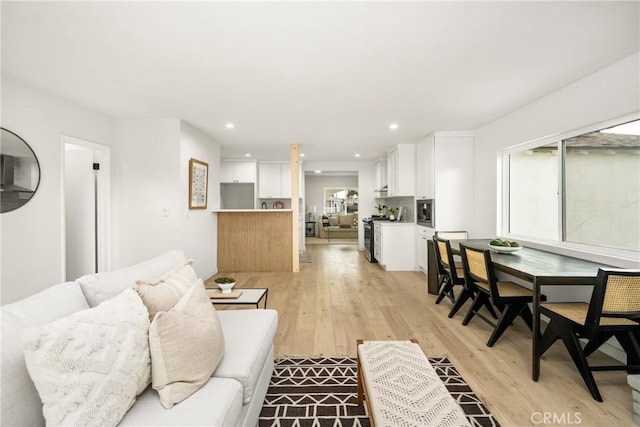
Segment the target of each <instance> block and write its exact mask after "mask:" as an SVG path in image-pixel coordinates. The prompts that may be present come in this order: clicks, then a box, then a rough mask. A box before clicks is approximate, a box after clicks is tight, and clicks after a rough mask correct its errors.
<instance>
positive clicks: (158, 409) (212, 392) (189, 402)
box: [118, 377, 242, 427]
mask: <svg viewBox="0 0 640 427" xmlns="http://www.w3.org/2000/svg"><path fill="white" fill-rule="evenodd" d="M241 411H242V385H240V383H239V382H238V381H236V380H232V379H229V378H216V377H212V378H211V379H209V381H208V382H207V383H206V384H204V385H203V386H202V387H201V388H200V389H199V390H198V391H197V392H196V393H194V394H193V395H191V396H189V398H188V399H186V400H183V401H182V402H180V403H179V404H177V405H175V406H174V407H173V408H171V409H169V410H165V409H163V408H162V406H161V405H160V401H159V400H158V393H157V392H156V391H155V390H153V389H152V388H151V387H149V388H148V389H147V390H145V392H144V393H142V394H141V395H140V396H138V400H137V401H136V404H135V405H133V407H131V409H130V410H129V412H127V414H126V415H125V416H124V418H123V419H122V421H121V422H120V424H118V426H120V427H122V426H136V427H139V426H186V425H189V426H215V427H220V426H235V425H238V422H239V420H240V413H241Z"/></svg>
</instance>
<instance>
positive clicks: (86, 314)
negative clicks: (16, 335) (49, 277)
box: [22, 289, 150, 426]
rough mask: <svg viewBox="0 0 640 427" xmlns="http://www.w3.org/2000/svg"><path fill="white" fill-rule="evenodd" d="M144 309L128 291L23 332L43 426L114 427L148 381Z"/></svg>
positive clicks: (146, 327)
mask: <svg viewBox="0 0 640 427" xmlns="http://www.w3.org/2000/svg"><path fill="white" fill-rule="evenodd" d="M148 330H149V318H148V314H147V309H146V307H145V306H144V304H143V303H142V300H141V299H140V297H139V296H138V294H137V293H136V292H135V291H134V290H133V289H126V290H125V291H124V292H122V293H121V294H120V295H118V296H116V297H115V298H112V299H110V300H108V301H105V302H103V303H102V304H100V305H99V306H97V307H95V308H91V309H86V310H82V311H79V312H76V313H73V314H71V315H70V316H67V317H64V318H62V319H58V320H55V321H53V322H51V323H48V324H46V325H40V326H35V327H32V328H29V329H26V330H24V331H23V334H22V345H23V349H24V351H25V360H26V364H27V369H28V371H29V374H30V375H31V378H32V379H33V382H34V384H35V385H36V388H37V390H38V394H39V395H40V398H41V400H42V404H43V405H42V406H43V407H42V412H43V413H44V418H45V419H46V421H47V425H96V426H99V425H116V424H117V423H118V422H119V421H120V419H121V418H122V417H123V416H124V414H125V413H126V411H127V410H128V409H129V408H130V407H131V405H133V402H135V398H136V396H137V395H138V394H140V393H142V391H144V389H145V388H146V387H147V385H148V384H149V380H150V361H149V343H148V338H147V333H148Z"/></svg>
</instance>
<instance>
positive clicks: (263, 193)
mask: <svg viewBox="0 0 640 427" xmlns="http://www.w3.org/2000/svg"><path fill="white" fill-rule="evenodd" d="M258 178H259V179H258V198H260V199H278V198H285V199H288V198H291V164H290V163H262V162H261V163H259V164H258Z"/></svg>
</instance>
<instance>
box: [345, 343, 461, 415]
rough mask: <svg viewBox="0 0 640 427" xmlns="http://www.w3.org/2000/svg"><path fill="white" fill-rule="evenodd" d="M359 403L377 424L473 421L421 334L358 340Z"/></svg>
mask: <svg viewBox="0 0 640 427" xmlns="http://www.w3.org/2000/svg"><path fill="white" fill-rule="evenodd" d="M357 361H358V405H362V403H363V400H365V401H366V404H367V412H368V414H369V421H370V423H371V425H372V426H378V427H382V426H469V425H470V424H469V422H468V421H467V418H466V417H465V415H464V412H463V411H462V409H461V408H460V406H459V405H458V404H457V402H456V401H455V400H454V399H453V397H452V396H451V394H450V393H449V391H448V390H447V388H446V387H445V385H444V383H443V382H442V381H441V380H440V378H439V377H438V374H437V373H436V371H435V370H434V369H433V367H432V366H431V364H430V363H429V360H428V359H427V357H426V356H425V355H424V353H423V352H422V349H421V348H420V346H419V345H418V343H417V342H416V341H415V340H412V341H367V342H363V341H362V340H358V351H357Z"/></svg>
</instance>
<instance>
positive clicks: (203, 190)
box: [189, 159, 209, 209]
mask: <svg viewBox="0 0 640 427" xmlns="http://www.w3.org/2000/svg"><path fill="white" fill-rule="evenodd" d="M208 190H209V165H208V164H207V163H205V162H201V161H200V160H196V159H189V209H206V208H207V192H208Z"/></svg>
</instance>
